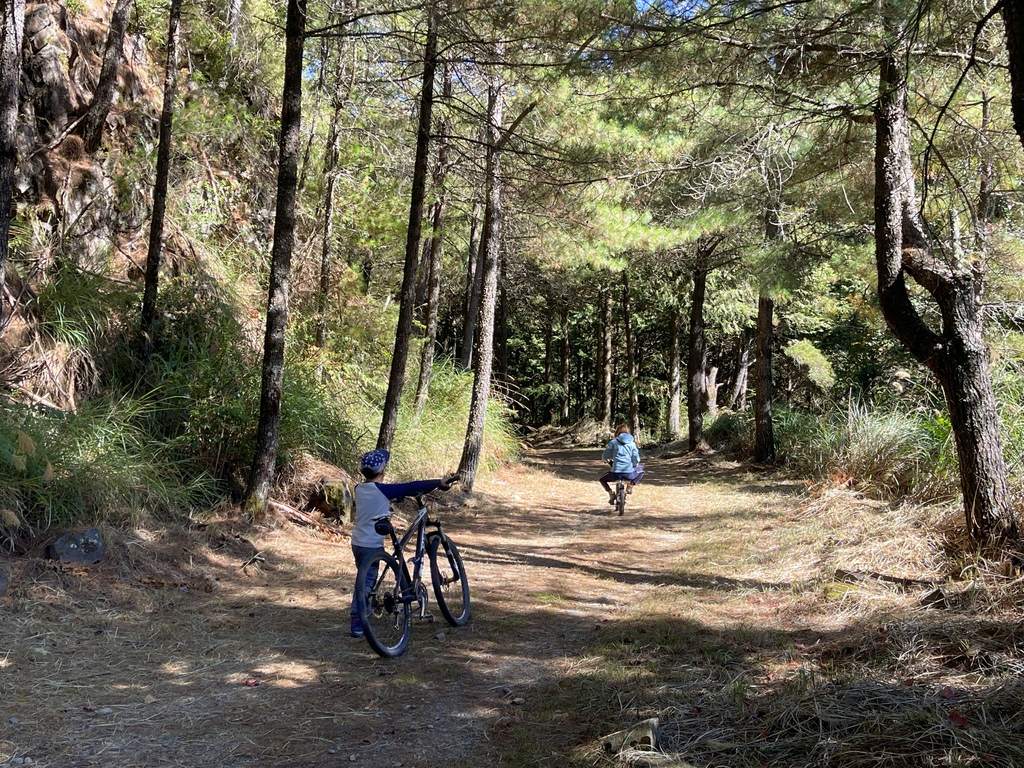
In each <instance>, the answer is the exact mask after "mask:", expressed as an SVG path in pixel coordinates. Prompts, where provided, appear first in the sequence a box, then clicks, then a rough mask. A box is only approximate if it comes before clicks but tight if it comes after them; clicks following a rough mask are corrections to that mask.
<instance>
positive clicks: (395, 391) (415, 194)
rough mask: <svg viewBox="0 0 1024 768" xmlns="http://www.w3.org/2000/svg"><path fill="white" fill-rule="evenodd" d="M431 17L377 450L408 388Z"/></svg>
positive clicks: (387, 439)
mask: <svg viewBox="0 0 1024 768" xmlns="http://www.w3.org/2000/svg"><path fill="white" fill-rule="evenodd" d="M427 13H428V18H427V42H426V49H425V51H424V56H423V90H422V92H421V93H420V119H419V128H418V130H417V133H416V160H415V163H414V165H413V177H412V191H411V194H410V201H409V230H408V234H407V237H406V241H405V270H404V274H403V276H402V294H401V303H400V305H399V309H398V328H397V329H396V330H395V346H394V352H393V353H392V355H391V375H390V376H389V377H388V391H387V395H386V396H385V398H384V412H383V414H382V415H381V424H380V432H379V433H378V434H377V448H383V449H388V448H390V447H391V442H392V441H393V440H394V439H395V430H396V429H397V428H398V409H399V407H400V405H401V402H402V390H403V389H405V367H406V363H407V362H408V360H409V343H410V341H411V339H412V321H413V314H414V312H415V309H416V267H417V266H418V257H419V247H420V233H421V231H422V228H423V201H424V199H425V197H426V190H427V158H428V154H429V149H430V120H431V112H432V111H433V106H434V72H435V70H436V68H437V9H436V7H435V5H434V3H430V5H429V7H428V10H427Z"/></svg>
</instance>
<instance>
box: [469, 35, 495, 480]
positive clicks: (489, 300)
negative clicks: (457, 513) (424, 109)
mask: <svg viewBox="0 0 1024 768" xmlns="http://www.w3.org/2000/svg"><path fill="white" fill-rule="evenodd" d="M496 53H497V55H496V59H498V60H500V58H501V48H500V46H499V47H498V51H497V52H496ZM504 107H505V105H504V84H503V83H502V82H501V81H500V79H499V78H498V76H497V75H493V76H492V78H491V82H490V84H489V85H488V89H487V158H486V167H485V175H486V187H487V205H486V210H485V213H484V236H483V243H482V247H481V253H482V256H483V258H482V260H481V262H482V263H481V264H480V269H481V292H480V315H479V318H478V321H477V323H478V328H479V330H478V333H477V341H476V345H475V348H474V353H473V356H474V358H475V360H474V367H473V396H472V399H471V401H470V406H469V423H468V424H467V426H466V442H465V444H464V445H463V449H462V459H461V460H460V462H459V475H460V477H461V479H462V487H463V489H464V490H465V491H466V492H470V491H472V490H473V484H474V483H475V482H476V474H477V471H478V470H479V468H480V454H481V452H482V451H483V443H484V425H485V424H486V422H487V405H488V400H489V398H490V394H491V364H492V362H493V357H494V314H495V312H494V310H495V304H496V303H497V294H498V260H499V258H500V247H501V222H502V210H501V184H502V179H501V150H500V148H499V143H500V141H501V132H502V121H503V119H504Z"/></svg>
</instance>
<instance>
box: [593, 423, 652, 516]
mask: <svg viewBox="0 0 1024 768" xmlns="http://www.w3.org/2000/svg"><path fill="white" fill-rule="evenodd" d="M601 458H602V459H603V460H604V461H607V462H608V463H609V464H611V472H608V473H607V474H605V475H604V476H603V477H601V481H600V482H601V485H602V486H603V487H604V489H605V491H606V492H607V493H608V503H609V504H614V503H615V491H613V490H612V488H611V486H610V485H609V484H608V483H609V481H612V482H614V481H616V480H628V481H629V485H628V486H627V490H628V491H629V492H632V490H633V486H634V485H636V484H637V483H639V482H640V481H641V480H642V479H643V476H644V465H643V464H641V463H640V451H638V450H637V447H636V442H635V441H634V440H633V435H631V434H630V433H629V427H627V426H626V425H625V424H621V425H619V428H618V429H616V430H615V437H613V438H612V439H611V441H610V442H609V443H608V446H607V447H606V448H605V449H604V453H602V454H601Z"/></svg>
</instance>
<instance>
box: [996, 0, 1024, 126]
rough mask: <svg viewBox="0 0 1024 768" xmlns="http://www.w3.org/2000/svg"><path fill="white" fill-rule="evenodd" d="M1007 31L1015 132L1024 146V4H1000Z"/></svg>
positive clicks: (1011, 1)
mask: <svg viewBox="0 0 1024 768" xmlns="http://www.w3.org/2000/svg"><path fill="white" fill-rule="evenodd" d="M999 7H1000V9H1001V10H1002V12H1003V27H1004V28H1005V30H1006V52H1007V54H1008V58H1009V64H1010V109H1011V110H1012V111H1013V130H1015V131H1016V132H1017V137H1018V138H1019V139H1020V141H1021V144H1022V145H1024V4H1022V3H1021V2H1020V0H1003V2H1001V3H1000V4H999Z"/></svg>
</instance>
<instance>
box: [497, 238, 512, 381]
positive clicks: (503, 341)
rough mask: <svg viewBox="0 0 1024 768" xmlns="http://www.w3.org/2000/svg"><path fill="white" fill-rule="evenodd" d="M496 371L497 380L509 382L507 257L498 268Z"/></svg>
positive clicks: (502, 259)
mask: <svg viewBox="0 0 1024 768" xmlns="http://www.w3.org/2000/svg"><path fill="white" fill-rule="evenodd" d="M495 322H496V323H497V328H496V329H495V339H494V345H495V353H494V354H495V357H496V361H495V372H494V376H495V379H496V380H497V381H500V382H505V383H507V382H508V380H509V376H508V292H507V291H506V290H505V258H504V257H502V258H501V266H500V267H499V268H498V317H497V320H496V321H495Z"/></svg>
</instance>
